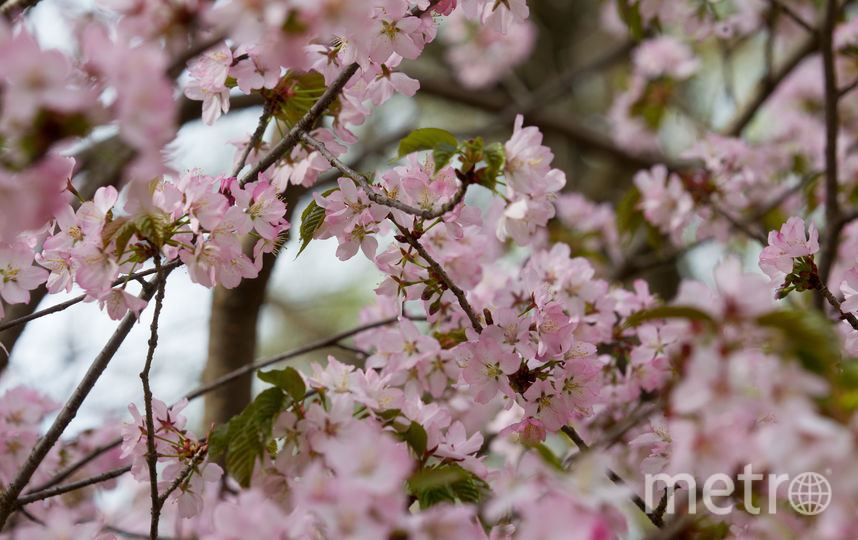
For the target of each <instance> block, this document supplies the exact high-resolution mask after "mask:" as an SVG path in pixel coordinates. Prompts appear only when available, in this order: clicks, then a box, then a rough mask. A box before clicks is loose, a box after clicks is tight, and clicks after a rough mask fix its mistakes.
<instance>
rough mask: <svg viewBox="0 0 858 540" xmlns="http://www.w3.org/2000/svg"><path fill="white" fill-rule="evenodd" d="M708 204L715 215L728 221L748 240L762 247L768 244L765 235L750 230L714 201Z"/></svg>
mask: <svg viewBox="0 0 858 540" xmlns="http://www.w3.org/2000/svg"><path fill="white" fill-rule="evenodd" d="M708 204H709V206H710V207H711V208H712V210H714V211H715V213H717V214H718V215H720V216H722V217H723V218H724V219H726V220H727V221H729V222H730V224H731V225H732V226H733V227H735V228H736V229H738V230H740V231H742V232H743V233H745V235H746V236H747V237H748V238H752V239H754V240H756V241H757V242H759V243H761V244H762V245H764V246H765V245H766V244H767V243H768V240H767V239H766V235H765V234H763V233H761V232H758V231H755V230H753V229H751V227H750V226H749V225H748V224H746V223H745V222H743V221H740V220H738V219H736V218H735V217H733V215H732V214H730V212H728V211H727V210H725V209H724V208H722V207H721V205H719V204H718V203H716V202H715V201H713V200H709V201H708Z"/></svg>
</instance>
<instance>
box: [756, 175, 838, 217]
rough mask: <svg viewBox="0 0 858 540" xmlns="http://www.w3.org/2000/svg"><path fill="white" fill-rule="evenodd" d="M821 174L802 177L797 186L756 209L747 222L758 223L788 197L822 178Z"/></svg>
mask: <svg viewBox="0 0 858 540" xmlns="http://www.w3.org/2000/svg"><path fill="white" fill-rule="evenodd" d="M823 174H824V173H823V172H822V171H813V172H810V173H808V174H806V175H804V176H803V177H802V179H801V181H800V182H799V183H798V184H796V185H794V186H792V187H791V188H788V189H786V190H784V192H783V193H781V194H780V195H778V196H777V197H775V199H774V200H773V201H771V202H770V203H768V204H767V205H765V206H763V207H762V208H759V209H757V211H756V212H754V213H753V214H752V215H751V217H750V218H748V221H749V222H754V221H759V220H760V219H762V218H763V216H765V215H766V214H768V213H769V212H771V211H772V210H774V209H775V208H777V207H779V206H780V205H781V204H783V203H784V202H786V200H787V199H789V198H790V197H792V196H793V195H795V194H796V193H798V192H799V191H800V190H801V189H803V188H804V187H805V186H807V185H808V184H810V183H811V182H812V181H813V180H814V179H816V178H817V177H819V176H822V175H823Z"/></svg>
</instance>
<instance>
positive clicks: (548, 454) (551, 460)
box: [532, 443, 564, 471]
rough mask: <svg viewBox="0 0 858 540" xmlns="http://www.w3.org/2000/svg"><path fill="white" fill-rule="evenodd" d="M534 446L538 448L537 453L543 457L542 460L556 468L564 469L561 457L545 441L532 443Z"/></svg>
mask: <svg viewBox="0 0 858 540" xmlns="http://www.w3.org/2000/svg"><path fill="white" fill-rule="evenodd" d="M532 448H533V449H534V450H536V453H537V454H539V457H541V458H542V461H544V462H545V463H547V464H548V465H551V466H552V467H554V469H555V470H558V471H562V470H564V469H563V462H562V461H560V458H559V457H557V456H556V455H555V454H554V452H552V451H551V449H550V448H548V447H547V446H545V445H544V444H543V443H536V444H534V445H532Z"/></svg>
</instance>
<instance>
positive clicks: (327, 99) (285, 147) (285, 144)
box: [239, 63, 359, 185]
mask: <svg viewBox="0 0 858 540" xmlns="http://www.w3.org/2000/svg"><path fill="white" fill-rule="evenodd" d="M358 67H359V66H358V65H357V63H353V64H350V65H348V66H346V68H345V69H343V70H342V71H341V72H340V74H339V75H338V76H337V78H336V79H335V80H334V82H332V83H331V85H330V86H328V88H326V89H325V92H324V93H323V94H322V96H321V97H320V98H319V100H318V101H316V102H315V103H314V104H313V106H312V107H310V110H308V111H307V112H306V113H305V114H304V116H302V117H301V119H300V120H298V122H296V123H295V126H294V127H293V128H292V129H290V130H289V133H287V134H286V136H285V137H283V138H282V139H281V140H280V142H278V143H277V144H276V145H275V146H274V148H272V149H271V150H270V151H269V152H268V153H267V154H266V155H265V156H264V157H263V158H262V159H260V160H259V162H258V163H256V165H254V166H253V167H251V169H250V170H249V171H248V172H247V174H245V175H244V176H243V177H242V178H241V180H240V182H239V183H240V184H241V185H244V184H246V183H247V182H252V181H253V180H255V179H256V177H257V176H258V175H259V173H260V172H263V171H265V170H266V169H268V167H270V166H271V165H273V164H274V163H275V162H276V161H277V160H278V159H280V158H281V157H283V156H284V155H286V153H287V152H289V151H291V150H292V148H294V147H295V145H296V144H298V140H299V136H300V134H301V133H302V132H305V131H309V130H310V129H312V128H313V125H314V124H315V123H316V121H318V120H319V118H321V117H322V114H324V112H325V110H326V109H327V108H328V106H329V105H330V104H331V103H333V102H334V100H335V99H337V95H339V93H340V91H341V90H342V89H343V88H344V87H345V85H346V84H347V83H348V82H349V80H350V79H351V78H352V76H353V75H354V74H355V73H357V70H358Z"/></svg>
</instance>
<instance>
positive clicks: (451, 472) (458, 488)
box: [408, 464, 489, 509]
mask: <svg viewBox="0 0 858 540" xmlns="http://www.w3.org/2000/svg"><path fill="white" fill-rule="evenodd" d="M408 490H409V491H410V492H411V493H412V494H414V495H416V496H417V500H418V501H419V503H420V507H421V508H424V509H425V508H428V507H429V506H432V505H434V504H437V503H439V502H451V503H455V502H457V501H458V502H464V503H477V502H479V501H480V500H482V499H483V497H484V496H485V495H486V494H487V493H489V487H488V485H487V484H486V483H485V482H484V481H483V480H482V479H481V478H479V477H478V476H476V475H474V474H473V473H472V472H470V471H467V470H465V469H463V468H462V467H460V466H458V465H452V464H438V465H434V466H432V467H427V468H425V469H423V470H421V471H419V472H417V473H415V474H414V475H413V476H412V477H411V478H409V479H408Z"/></svg>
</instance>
